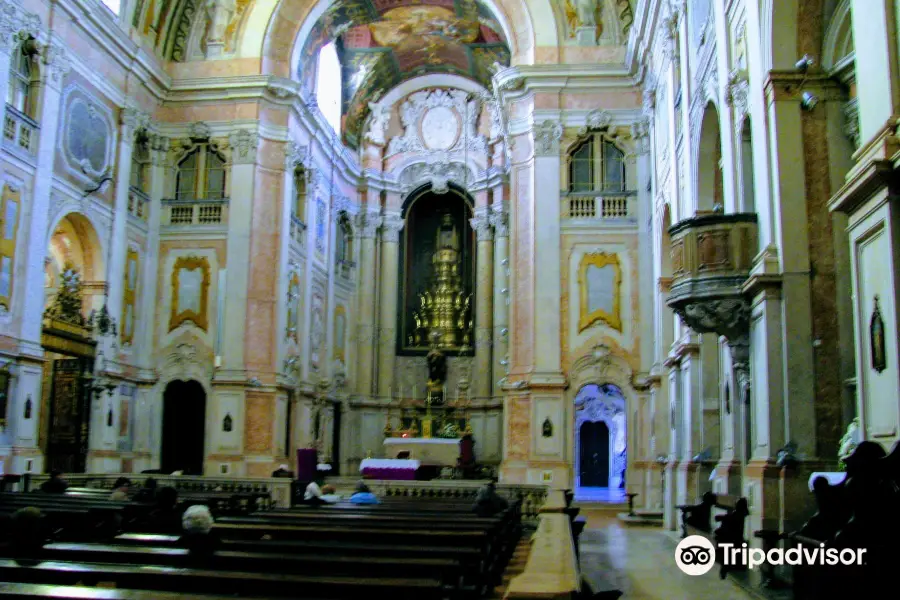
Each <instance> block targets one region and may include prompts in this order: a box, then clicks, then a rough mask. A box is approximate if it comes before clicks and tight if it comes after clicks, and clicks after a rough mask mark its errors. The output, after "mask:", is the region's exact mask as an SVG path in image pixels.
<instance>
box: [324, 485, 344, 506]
mask: <svg viewBox="0 0 900 600" xmlns="http://www.w3.org/2000/svg"><path fill="white" fill-rule="evenodd" d="M322 500H324V501H325V502H326V503H327V504H335V503H337V502H340V501H341V497H340V495H338V493H337V490H335V489H334V486H333V485H323V486H322Z"/></svg>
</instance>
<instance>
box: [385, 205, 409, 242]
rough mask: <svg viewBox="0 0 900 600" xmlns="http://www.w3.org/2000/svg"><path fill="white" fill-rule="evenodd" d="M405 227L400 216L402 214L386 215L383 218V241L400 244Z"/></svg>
mask: <svg viewBox="0 0 900 600" xmlns="http://www.w3.org/2000/svg"><path fill="white" fill-rule="evenodd" d="M403 225H404V222H403V217H401V216H400V213H397V212H386V213H384V215H383V216H382V217H381V239H382V240H383V241H385V242H392V243H397V242H399V241H400V231H401V230H402V229H403Z"/></svg>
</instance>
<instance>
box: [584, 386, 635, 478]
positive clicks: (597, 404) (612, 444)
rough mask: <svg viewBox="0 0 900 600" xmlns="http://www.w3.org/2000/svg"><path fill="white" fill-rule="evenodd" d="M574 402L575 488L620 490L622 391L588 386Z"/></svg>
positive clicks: (623, 464) (623, 465) (624, 460)
mask: <svg viewBox="0 0 900 600" xmlns="http://www.w3.org/2000/svg"><path fill="white" fill-rule="evenodd" d="M574 403H575V487H576V488H587V487H598V488H609V489H610V490H611V491H612V490H618V489H620V488H622V487H623V486H624V483H625V471H626V465H627V455H626V440H627V430H626V414H625V396H624V395H623V394H622V390H620V389H619V387H618V386H616V385H614V384H611V383H603V384H595V383H589V384H586V385H583V386H582V387H581V388H580V389H579V390H578V392H577V393H576V395H575V401H574ZM598 424H602V427H597V425H598ZM592 456H593V457H594V460H593V461H592V458H591V457H592ZM598 457H599V460H597V458H598ZM598 471H599V473H598ZM604 476H605V477H604ZM604 479H605V481H604Z"/></svg>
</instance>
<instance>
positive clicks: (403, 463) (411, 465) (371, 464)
mask: <svg viewBox="0 0 900 600" xmlns="http://www.w3.org/2000/svg"><path fill="white" fill-rule="evenodd" d="M419 465H420V463H419V461H417V460H399V459H396V458H394V459H391V458H365V459H363V460H362V461H361V462H360V463H359V472H360V473H362V475H363V477H369V478H370V479H393V480H402V481H414V480H415V478H416V469H418V468H419Z"/></svg>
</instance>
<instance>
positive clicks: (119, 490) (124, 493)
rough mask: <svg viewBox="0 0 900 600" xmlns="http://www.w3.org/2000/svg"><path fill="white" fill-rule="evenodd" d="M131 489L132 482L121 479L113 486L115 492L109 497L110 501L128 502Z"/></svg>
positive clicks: (124, 478) (125, 478)
mask: <svg viewBox="0 0 900 600" xmlns="http://www.w3.org/2000/svg"><path fill="white" fill-rule="evenodd" d="M130 488H131V480H130V479H128V478H127V477H119V478H118V479H116V482H115V483H114V484H113V491H112V493H111V494H110V495H109V499H110V500H114V501H116V502H127V501H128V490H129V489H130Z"/></svg>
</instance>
